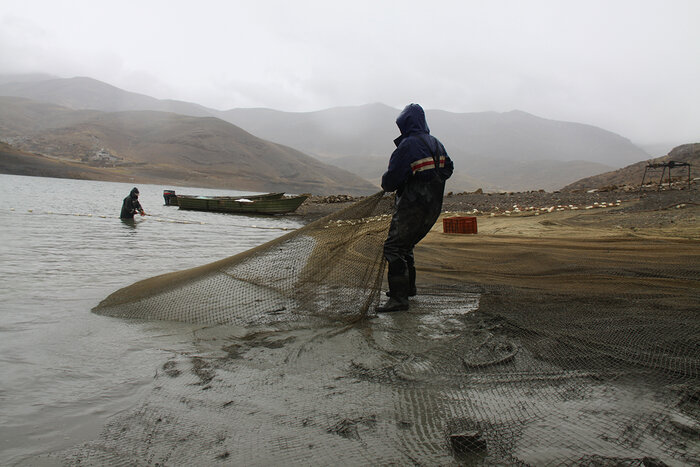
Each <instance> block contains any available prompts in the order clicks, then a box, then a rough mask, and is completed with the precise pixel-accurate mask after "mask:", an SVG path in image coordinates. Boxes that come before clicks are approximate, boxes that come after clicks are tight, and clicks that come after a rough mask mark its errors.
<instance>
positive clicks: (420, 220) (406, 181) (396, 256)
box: [377, 104, 454, 312]
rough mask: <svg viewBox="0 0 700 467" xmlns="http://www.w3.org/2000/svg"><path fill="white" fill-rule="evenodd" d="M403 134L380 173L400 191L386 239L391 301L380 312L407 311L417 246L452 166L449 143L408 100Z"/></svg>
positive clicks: (389, 187)
mask: <svg viewBox="0 0 700 467" xmlns="http://www.w3.org/2000/svg"><path fill="white" fill-rule="evenodd" d="M396 125H397V126H398V127H399V130H401V136H399V137H398V138H396V139H395V140H394V143H395V144H396V150H394V152H393V153H392V154H391V158H390V159H389V168H388V169H387V171H386V172H385V173H384V175H382V189H383V190H384V191H387V192H392V191H396V206H395V208H396V210H395V212H394V215H393V217H392V218H391V225H390V226H389V234H388V236H387V239H386V241H385V242H384V257H385V258H386V260H387V262H388V265H389V268H388V269H389V271H388V275H387V276H388V277H387V278H388V282H389V292H387V295H388V296H389V300H388V301H387V302H386V303H385V304H384V305H383V306H380V307H378V308H377V312H389V311H400V310H407V309H408V297H409V296H411V297H412V296H414V295H416V268H415V266H414V260H413V247H415V246H416V244H417V243H418V242H419V241H420V240H421V239H422V238H423V237H425V236H426V235H427V234H428V232H429V231H430V229H431V228H432V227H433V225H434V224H435V221H437V219H438V217H439V216H440V212H441V211H442V198H443V194H444V192H445V180H447V179H448V178H450V176H451V175H452V171H453V170H454V165H453V163H452V160H451V159H450V157H449V156H448V155H447V152H446V151H445V147H444V146H443V145H442V143H440V141H438V140H437V138H435V137H433V136H432V135H430V130H429V129H428V123H427V122H426V120H425V112H424V111H423V108H422V107H421V106H420V105H418V104H409V105H407V106H406V108H404V109H403V111H402V112H401V114H399V116H398V118H397V119H396Z"/></svg>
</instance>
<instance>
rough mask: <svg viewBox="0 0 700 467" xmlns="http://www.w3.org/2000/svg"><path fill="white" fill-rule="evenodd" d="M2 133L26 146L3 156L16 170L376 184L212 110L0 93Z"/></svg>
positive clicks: (151, 178) (358, 187)
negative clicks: (95, 104)
mask: <svg viewBox="0 0 700 467" xmlns="http://www.w3.org/2000/svg"><path fill="white" fill-rule="evenodd" d="M5 104H7V105H5ZM37 116H40V117H41V118H35V117H37ZM0 139H2V140H4V141H5V142H6V143H10V144H11V145H12V146H14V147H15V148H17V149H18V150H20V153H18V154H17V155H16V156H15V157H13V158H12V159H9V158H8V159H7V160H5V161H4V163H3V164H2V170H3V171H4V172H5V173H12V174H19V173H22V174H26V175H42V176H57V177H70V178H87V179H95V180H108V181H119V180H122V179H124V178H126V179H129V180H133V181H135V182H140V183H167V184H169V185H173V186H201V187H211V188H230V189H238V190H250V191H286V192H290V193H304V192H308V193H314V194H331V193H338V192H346V193H350V194H355V195H357V194H368V193H373V192H375V191H377V190H378V188H377V187H375V186H373V185H372V184H371V183H369V182H367V181H366V180H363V179H362V178H360V177H358V176H356V175H353V174H351V173H349V172H347V171H344V170H342V169H339V168H337V167H334V166H330V165H327V164H323V163H322V162H319V161H318V160H316V159H313V158H312V157H309V156H307V155H305V154H303V153H301V152H299V151H297V150H295V149H292V148H289V147H286V146H282V145H279V144H275V143H271V142H269V141H265V140H261V139H260V138H257V137H255V136H253V135H251V134H250V133H247V132H246V131H244V130H242V129H240V128H238V127H236V126H234V125H232V124H230V123H228V122H225V121H223V120H220V119H218V118H213V117H190V116H184V115H178V114H172V113H164V112H151V111H138V112H112V113H104V112H96V111H73V110H70V109H66V108H64V107H59V106H55V105H52V104H41V103H38V102H34V101H30V100H26V99H18V98H8V97H0ZM22 151H24V152H25V153H35V154H40V155H42V156H44V160H43V161H42V169H41V172H40V173H39V172H37V173H27V172H28V171H29V172H31V170H29V169H28V167H34V166H36V163H35V162H32V163H29V162H28V161H29V160H30V159H32V157H34V158H35V157H36V156H26V155H22V154H21V152H22ZM32 160H33V159H32ZM59 162H60V164H59ZM66 167H70V170H67V169H66ZM59 169H60V170H59ZM54 170H55V171H56V172H55V173H54V172H52V171H54ZM66 173H68V175H66Z"/></svg>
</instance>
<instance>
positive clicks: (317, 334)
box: [28, 193, 700, 465]
mask: <svg viewBox="0 0 700 467" xmlns="http://www.w3.org/2000/svg"><path fill="white" fill-rule="evenodd" d="M550 195H553V194H546V196H550ZM686 195H687V194H686V193H680V194H677V193H673V194H671V195H661V194H660V195H658V196H647V197H643V198H642V197H639V198H636V199H631V198H630V199H620V201H621V202H620V203H619V206H618V205H617V204H618V203H617V199H615V200H614V202H613V203H612V204H613V205H612V206H610V205H609V204H608V203H607V202H606V205H605V207H602V201H592V199H591V198H586V199H585V200H584V201H586V203H590V205H591V206H593V205H594V203H595V202H598V206H599V207H592V208H591V209H585V206H584V207H583V208H582V209H577V210H574V209H571V208H570V207H569V206H568V204H567V205H566V207H563V206H564V205H563V204H562V208H558V207H556V206H555V209H553V210H552V211H549V208H550V207H552V205H551V204H550V202H553V201H554V198H545V197H544V196H545V195H537V196H542V197H541V198H540V202H541V203H539V204H540V205H539V206H536V203H535V202H534V200H530V201H531V202H530V203H524V201H525V200H524V199H521V201H523V203H522V204H523V205H524V204H530V205H532V206H533V207H538V209H537V210H532V211H527V210H519V211H520V212H514V210H513V208H512V205H513V204H515V202H513V198H512V197H509V196H506V195H497V196H504V199H503V200H502V201H503V203H512V204H510V206H511V209H505V207H507V206H508V204H503V205H502V206H500V205H499V209H498V212H497V211H496V210H495V209H494V210H493V211H490V212H484V213H480V214H478V215H477V219H478V227H479V233H478V234H477V235H454V234H444V233H443V232H442V229H441V223H440V222H438V224H436V226H435V228H434V229H433V231H432V232H431V233H430V234H429V235H428V236H427V237H426V238H425V239H424V241H422V242H421V243H420V244H419V245H418V247H417V248H416V251H415V253H416V265H417V268H418V285H419V294H418V296H417V297H415V298H413V299H411V309H410V310H409V311H408V312H402V313H394V314H388V315H380V316H370V319H366V320H361V321H358V322H356V323H353V324H349V325H348V324H345V325H328V326H299V325H298V323H297V325H296V326H283V325H270V326H264V327H259V328H245V329H244V328H235V329H234V328H232V327H226V326H207V327H203V328H201V329H197V330H195V331H194V332H193V341H194V348H193V349H192V351H190V352H180V353H178V352H173V353H172V356H171V357H170V358H168V360H167V361H164V362H163V363H162V365H161V366H160V367H159V368H156V369H154V370H155V371H154V372H155V375H154V377H153V383H152V386H151V387H150V388H149V389H148V391H147V393H146V394H145V396H144V398H143V400H142V401H141V402H140V403H139V404H138V405H137V406H136V407H134V408H133V409H132V410H129V411H126V412H124V413H120V414H117V415H115V416H114V417H113V418H112V419H111V420H110V421H109V423H108V424H107V425H106V426H105V428H104V430H103V431H102V433H101V434H100V436H99V437H96V439H95V440H93V441H91V442H88V443H84V444H82V445H79V446H75V447H74V448H73V449H69V450H67V451H64V452H61V453H54V454H51V455H49V456H47V457H48V458H49V459H51V460H54V459H60V460H62V461H63V462H65V463H68V464H80V465H119V464H133V465H156V464H160V465H196V464H199V465H201V464H208V465H238V464H246V465H330V464H337V463H338V462H340V463H343V464H346V465H384V464H401V465H403V464H424V465H512V464H517V465H547V464H556V465H562V464H563V465H582V464H583V465H693V464H697V463H698V462H700V442H699V441H698V436H697V435H698V433H700V397H699V394H698V391H697V388H698V387H700V353H699V351H698V347H697V336H698V335H700V318H699V316H698V309H697V303H699V302H700V238H699V237H698V228H697V227H698V222H697V216H698V215H699V214H700V207H699V206H698V204H697V203H696V199H695V198H694V197H692V196H691V197H687V198H681V196H686ZM492 196H493V195H492ZM492 196H491V197H489V196H488V195H482V197H480V198H474V199H471V198H467V197H466V195H465V196H461V197H448V198H447V199H446V206H450V202H455V201H458V200H461V201H462V202H465V203H466V202H469V203H472V204H470V207H469V209H468V210H466V209H465V210H462V207H461V206H459V205H454V204H453V205H452V206H458V208H455V207H453V208H452V209H455V211H454V212H452V213H450V214H447V215H453V214H455V213H464V212H465V211H467V212H468V211H472V210H473V209H474V208H473V207H471V206H473V205H474V203H476V201H475V199H476V200H479V199H480V200H482V202H483V203H484V204H483V206H484V210H485V209H486V207H487V203H491V204H493V203H492ZM453 198H454V199H453ZM545 201H546V202H545ZM560 201H561V202H562V203H564V202H565V201H564V200H563V199H560ZM568 201H570V202H569V204H571V205H573V204H574V203H573V199H571V198H569V199H568ZM343 204H345V203H343V202H341V203H316V206H317V207H318V212H320V211H322V210H323V209H329V212H333V210H335V209H338V208H339V207H341V206H342V205H343ZM680 205H683V206H681V207H677V206H680ZM659 207H660V208H659ZM541 208H545V210H544V211H541V210H540V209H541ZM567 208H568V209H567ZM559 209H561V210H559ZM506 210H510V211H511V212H510V213H505V212H504V211H506ZM501 211H502V212H501ZM492 214H493V215H492ZM309 216H310V217H311V215H309ZM455 439H461V440H465V439H466V440H471V444H469V443H468V444H469V445H467V446H456V445H455V443H454V442H453V441H454V440H455ZM28 465H29V464H28Z"/></svg>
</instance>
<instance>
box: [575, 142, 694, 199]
mask: <svg viewBox="0 0 700 467" xmlns="http://www.w3.org/2000/svg"><path fill="white" fill-rule="evenodd" d="M670 161H675V162H685V163H688V164H690V166H691V167H690V169H691V170H690V178H691V180H692V179H694V178H698V177H700V143H693V144H684V145H681V146H678V147H676V148H674V149H673V150H672V151H671V152H669V153H668V154H667V155H665V156H663V157H659V158H657V159H650V160H647V161H641V162H637V163H635V164H632V165H628V166H627V167H623V168H621V169H617V170H614V171H611V172H606V173H603V174H600V175H595V176H592V177H587V178H584V179H582V180H579V181H577V182H575V183H572V184H570V185H567V186H566V187H564V188H563V190H566V191H574V190H591V189H599V190H601V189H602V190H608V191H609V190H627V191H629V190H636V189H638V188H639V186H640V184H641V182H642V178H643V177H644V170H645V168H646V167H647V165H648V164H649V163H668V162H670ZM672 175H673V181H675V183H676V184H677V185H681V186H682V185H683V184H686V185H687V181H688V172H687V168H685V167H677V168H676V169H675V170H674V171H673V172H672ZM667 176H668V172H666V175H665V176H664V181H665V180H666V177H667ZM660 177H661V170H657V171H655V172H652V173H649V174H648V176H647V179H646V180H645V184H646V183H649V184H651V185H658V183H659V181H660Z"/></svg>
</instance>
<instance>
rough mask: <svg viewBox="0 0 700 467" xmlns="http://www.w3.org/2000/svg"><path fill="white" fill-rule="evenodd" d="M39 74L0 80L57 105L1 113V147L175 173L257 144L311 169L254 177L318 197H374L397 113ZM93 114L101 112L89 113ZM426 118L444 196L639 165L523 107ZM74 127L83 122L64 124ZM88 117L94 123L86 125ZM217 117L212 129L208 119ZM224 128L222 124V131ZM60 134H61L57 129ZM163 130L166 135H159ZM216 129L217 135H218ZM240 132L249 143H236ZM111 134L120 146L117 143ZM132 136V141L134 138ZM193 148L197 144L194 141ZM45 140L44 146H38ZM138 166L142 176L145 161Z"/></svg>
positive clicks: (8, 88)
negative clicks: (81, 153)
mask: <svg viewBox="0 0 700 467" xmlns="http://www.w3.org/2000/svg"><path fill="white" fill-rule="evenodd" d="M46 78H47V77H46V76H41V75H39V76H31V77H27V76H24V77H22V78H17V79H15V80H13V79H12V77H0V96H15V97H22V98H26V99H31V101H34V102H42V103H45V105H54V106H60V107H61V108H63V109H64V110H57V109H56V108H53V111H52V112H47V111H45V110H39V111H37V112H35V113H34V114H33V115H32V112H31V111H30V108H31V106H32V105H37V104H36V103H35V104H29V103H25V104H23V106H24V110H23V111H21V112H18V114H17V115H15V116H11V115H7V112H6V111H3V114H5V119H4V120H3V122H4V123H3V125H4V126H3V127H0V131H2V133H1V134H0V139H5V140H7V137H8V136H13V135H14V136H15V137H17V136H18V135H20V134H22V132H25V133H26V132H30V131H31V132H34V133H33V137H34V138H35V139H36V138H38V135H37V132H42V131H43V132H46V133H45V134H44V135H43V137H44V138H51V139H54V140H56V141H59V140H60V141H63V142H65V144H68V141H69V140H75V143H74V144H78V145H79V146H80V147H81V148H84V147H86V146H87V145H88V143H87V141H88V140H87V139H86V136H85V135H86V134H88V133H89V134H92V135H93V137H95V136H96V137H98V138H99V139H100V141H103V142H104V143H106V144H107V143H108V145H109V146H110V150H111V151H114V152H116V153H119V154H122V155H124V157H125V158H126V159H129V160H131V159H133V160H134V161H136V159H138V163H144V164H146V165H147V164H148V163H153V164H165V163H166V162H167V164H169V165H170V166H171V167H169V170H171V171H172V169H173V168H174V165H173V164H182V168H183V169H184V168H186V167H188V168H189V169H187V170H185V172H187V171H191V169H192V168H193V167H195V166H197V167H198V168H199V169H202V170H204V169H206V170H213V167H214V165H216V164H219V169H221V166H220V164H224V160H225V161H228V162H226V163H228V164H233V165H236V164H237V162H236V161H238V160H240V161H241V163H240V164H238V165H239V167H238V168H243V167H246V164H248V169H251V168H252V167H253V166H252V165H250V164H252V158H251V157H249V156H248V155H247V154H254V153H255V151H252V152H251V151H250V147H248V146H247V145H252V147H258V149H261V148H263V147H264V148H265V149H264V150H262V152H258V153H255V154H256V156H254V157H258V158H261V157H263V154H264V153H265V151H272V150H273V149H272V148H275V149H274V151H281V153H284V154H285V157H287V158H288V157H291V154H294V156H293V157H294V158H297V159H299V160H304V161H305V162H304V164H311V166H313V167H314V170H313V171H308V170H304V169H302V170H296V169H291V168H290V167H291V166H289V167H287V168H286V169H285V170H287V172H286V173H285V174H277V173H276V169H277V168H279V167H281V166H284V164H281V165H280V164H275V163H272V164H263V165H261V166H259V167H257V169H259V170H264V171H268V172H267V174H265V173H260V174H256V176H257V175H259V176H260V177H265V176H266V175H267V176H269V177H270V178H271V180H275V181H277V182H279V181H280V180H284V182H285V183H293V182H292V179H293V178H294V177H297V178H298V179H299V180H298V181H299V183H298V184H297V185H295V186H297V187H298V188H299V189H301V187H305V186H306V187H309V190H305V191H312V187H315V186H318V187H321V186H324V189H329V190H330V191H331V192H335V193H339V192H348V193H359V192H368V191H370V192H371V191H372V190H376V189H378V188H377V185H378V182H379V179H380V177H381V174H382V173H383V172H384V170H385V169H386V166H387V162H388V157H389V155H390V154H391V152H392V151H393V149H394V145H393V139H394V138H395V137H396V136H398V129H397V128H396V125H395V123H394V121H395V119H396V116H397V115H398V113H399V111H400V109H394V108H392V107H389V106H386V105H383V104H370V105H363V106H357V107H337V108H332V109H327V110H321V111H316V112H282V111H277V110H272V109H232V110H226V111H221V110H215V109H210V108H206V107H204V106H201V105H198V104H193V103H188V102H182V101H176V100H161V99H155V98H153V97H149V96H146V95H142V94H136V93H131V92H127V91H124V90H121V89H119V88H116V87H114V86H111V85H109V84H106V83H103V82H100V81H97V80H94V79H91V78H70V79H61V78H54V79H46ZM3 107H5V105H3ZM94 111H99V112H101V113H100V114H90V112H94ZM134 111H151V112H154V113H153V114H149V117H148V118H144V117H143V116H137V115H135V114H133V113H131V114H130V113H129V112H134ZM115 112H126V114H125V115H122V116H120V117H116V116H111V117H108V116H106V115H104V114H105V113H107V114H109V113H115ZM158 112H160V113H166V114H178V115H179V116H180V117H178V118H176V117H174V116H170V117H164V116H161V115H156V113H158ZM426 114H427V119H428V125H429V126H430V128H431V133H432V134H433V135H434V136H436V137H438V138H439V139H440V140H441V141H442V142H443V143H444V145H445V147H446V148H447V150H448V152H449V154H450V156H451V157H452V158H453V160H454V161H455V175H454V176H453V178H452V179H450V181H449V182H448V189H449V190H453V191H467V190H468V191H471V190H474V189H476V188H483V189H485V190H490V191H497V190H509V191H522V190H530V189H546V190H555V189H559V188H561V187H563V186H565V185H569V184H571V183H573V182H575V181H577V180H579V179H582V178H584V177H589V176H592V175H596V174H599V173H602V172H607V171H609V170H613V169H616V168H619V167H623V166H626V165H629V164H632V163H635V162H638V161H641V160H646V159H649V158H650V155H649V154H647V153H646V152H644V151H643V150H642V149H640V148H639V147H637V146H635V145H634V144H633V143H632V142H630V141H629V140H628V139H626V138H624V137H622V136H620V135H617V134H614V133H612V132H609V131H606V130H604V129H601V128H598V127H595V126H591V125H585V124H580V123H571V122H562V121H556V120H549V119H544V118H540V117H537V116H535V115H531V114H528V113H526V112H522V111H511V112H505V113H497V112H478V113H452V112H446V111H442V110H430V109H426ZM49 116H50V117H49ZM185 117H189V119H185ZM211 117H214V118H211ZM46 119H49V120H52V122H51V125H49V126H50V127H51V128H52V130H51V131H50V132H47V130H46V125H44V127H45V128H43V129H42V124H41V122H42V121H44V120H46ZM81 119H82V121H83V124H82V125H79V128H78V127H75V125H77V124H78V123H79V122H80V121H81ZM91 119H95V121H94V122H93V123H89V121H90V120H91ZM149 119H150V121H151V123H152V125H150V126H149V128H150V133H148V134H149V135H151V136H153V137H154V138H155V139H154V140H153V141H147V139H148V138H147V137H146V134H145V133H143V132H141V133H138V134H136V133H134V131H135V130H136V128H135V126H138V125H142V124H144V121H148V120H149ZM217 119H219V122H220V123H216V120H217ZM12 121H14V123H11V122H12ZM19 121H24V123H23V127H22V128H17V125H18V123H17V122H19ZM130 122H137V123H130ZM224 122H226V123H227V125H228V126H223V125H224ZM13 125H14V126H15V127H14V128H12V126H13ZM90 125H92V126H90ZM157 125H161V126H162V127H161V128H160V131H161V132H162V134H160V135H158V136H156V135H157V134H158V131H157V129H156V127H157ZM62 126H65V127H66V128H64V129H63V130H60V131H59V128H61V127H62ZM195 127H201V128H200V130H201V131H203V133H197V132H196V131H194V130H193V128H195ZM71 128H72V129H71ZM223 128H227V130H226V131H224V130H223ZM117 129H119V131H117ZM241 129H242V130H241ZM8 131H9V132H13V133H12V134H10V133H8ZM166 133H167V134H168V135H169V136H168V137H165V136H164V134H166ZM224 133H225V134H226V137H224V136H222V135H223V134H224ZM177 134H179V135H180V138H178V137H177V136H176V135H177ZM244 134H247V135H248V136H245V137H244ZM253 135H254V136H253ZM25 136H26V135H25ZM121 138H124V139H125V141H121V142H120V139H121ZM133 138H136V142H135V141H134V140H133ZM126 140H128V141H126ZM195 140H196V141H198V143H197V144H193V141H195ZM15 141H18V140H15ZM91 141H92V142H93V145H94V144H96V143H95V141H94V139H93V140H91ZM164 141H167V144H166V143H164ZM233 141H236V143H235V144H234V143H233ZM45 143H46V144H44V146H43V147H44V148H45V147H46V146H47V145H48V140H45ZM274 143H276V144H274ZM23 144H25V146H22V147H20V148H21V149H25V150H27V149H28V146H27V145H26V138H25V143H23ZM62 144H63V143H62ZM178 146H179V148H177V149H176V147H178ZM233 147H235V149H232V148H233ZM292 148H293V149H292ZM166 150H167V151H168V153H169V154H171V155H172V156H171V157H170V158H166V157H165V156H164V155H163V154H162V153H161V152H159V151H166ZM274 151H273V152H274ZM214 153H219V154H218V155H215V154H214ZM224 154H226V156H223V155H224ZM307 155H308V156H312V157H308V156H307ZM263 158H264V157H263ZM314 158H315V159H317V160H319V161H322V162H318V161H316V162H315V165H314V163H312V161H314V160H315V159H314ZM126 159H125V160H126ZM272 159H274V158H272ZM272 159H271V160H272ZM285 160H287V159H285ZM196 161H199V162H196ZM213 161H217V162H216V163H214V162H213ZM208 164H209V165H208ZM212 164H213V165H212ZM302 165H303V164H302ZM333 166H335V167H333ZM336 167H337V168H336ZM219 169H217V170H219ZM341 169H345V170H341ZM143 170H144V171H145V170H147V169H146V166H145V165H144V167H143ZM206 170H205V172H206ZM236 170H237V169H236ZM333 170H336V171H338V172H336V174H335V175H330V176H329V175H328V174H327V173H325V172H327V171H330V172H329V173H331V172H333ZM345 171H348V172H352V173H353V174H356V175H357V176H358V177H355V178H353V177H352V176H350V174H347V175H346V176H342V175H340V178H341V180H342V183H341V180H335V177H336V176H338V174H346V173H347V172H345ZM219 172H222V171H221V170H219ZM223 172H226V173H227V176H229V177H234V175H235V173H236V172H235V170H234V168H233V167H228V168H227V170H225V171H223ZM321 172H323V173H324V175H321ZM202 173H204V172H202ZM242 173H245V175H244V176H241V177H238V179H241V180H242V179H243V178H250V177H252V175H251V172H250V171H244V172H242ZM313 176H319V177H321V178H322V179H323V182H320V181H319V183H317V184H316V185H314V184H313V183H312V181H311V178H310V177H313ZM304 177H306V178H304ZM359 177H362V178H363V179H365V180H368V181H369V182H371V183H367V182H364V181H362V180H360V178H359ZM206 178H207V177H205V176H204V175H201V176H200V177H199V180H200V182H199V183H204V182H205V181H206ZM214 178H216V177H214ZM234 178H235V177H234ZM212 180H213V179H212ZM210 181H211V180H210ZM219 181H221V180H217V183H218V182H219ZM188 183H192V182H191V181H190V182H188ZM255 183H261V180H260V179H258V178H256V179H255ZM334 183H337V184H338V185H337V187H336V188H335V189H333V186H332V185H333V184H334ZM351 187H353V188H352V189H351ZM247 189H250V188H247ZM266 189H267V188H266ZM313 189H317V188H313Z"/></svg>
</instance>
